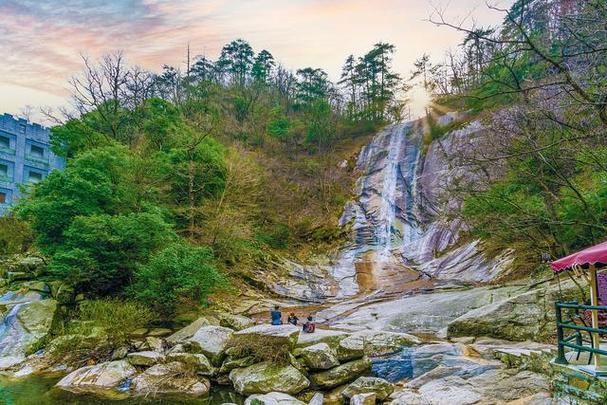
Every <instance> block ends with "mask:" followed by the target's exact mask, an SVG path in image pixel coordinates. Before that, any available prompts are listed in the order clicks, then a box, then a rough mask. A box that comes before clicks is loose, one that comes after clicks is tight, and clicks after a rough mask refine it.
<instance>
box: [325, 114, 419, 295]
mask: <svg viewBox="0 0 607 405" xmlns="http://www.w3.org/2000/svg"><path fill="white" fill-rule="evenodd" d="M419 142H420V137H419V134H418V133H417V132H416V126H415V125H414V123H412V122H408V123H399V124H395V125H392V126H390V127H388V128H386V129H384V130H383V131H381V132H380V133H379V134H378V135H377V136H376V137H375V138H374V139H373V140H372V141H371V142H370V143H369V144H368V145H366V146H365V147H364V148H363V150H362V151H361V153H360V156H359V158H358V162H357V169H358V170H359V171H360V172H361V173H362V175H361V177H360V178H359V180H358V183H357V189H358V192H357V194H358V196H359V197H358V200H357V201H354V202H352V203H350V204H349V205H348V206H347V207H346V209H345V211H344V215H343V216H342V219H341V223H342V224H345V223H352V230H353V240H352V244H351V246H349V247H348V248H347V249H345V250H344V251H343V252H342V253H341V255H340V257H339V258H338V260H337V262H336V263H335V265H334V266H333V267H332V269H331V272H332V276H333V277H335V278H336V279H337V280H338V281H339V283H340V291H339V294H338V297H344V296H352V295H355V294H357V293H358V292H360V290H361V287H362V288H364V287H365V286H361V284H364V283H365V282H367V283H372V284H373V287H372V288H373V289H381V288H382V284H383V282H384V281H385V282H386V283H392V282H393V280H388V279H386V280H382V278H381V277H379V276H378V275H377V274H376V273H377V272H378V271H381V269H383V268H390V269H391V274H394V273H395V272H398V268H399V267H402V268H403V269H404V268H405V264H404V263H403V261H402V260H401V259H400V255H401V254H402V250H403V246H404V245H411V244H412V243H413V242H414V241H415V240H417V239H418V237H419V235H420V231H419V229H418V228H419V227H418V223H417V219H416V215H415V212H416V207H415V201H416V199H415V192H416V191H415V190H416V187H417V186H416V182H417V170H418V165H419V161H420V156H421V153H420V147H419ZM395 268H396V270H395ZM406 276H407V277H410V273H407V274H406Z"/></svg>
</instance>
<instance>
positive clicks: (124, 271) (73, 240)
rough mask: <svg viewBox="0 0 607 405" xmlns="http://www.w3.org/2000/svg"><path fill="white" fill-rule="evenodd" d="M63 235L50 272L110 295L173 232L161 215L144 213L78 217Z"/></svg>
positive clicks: (86, 289)
mask: <svg viewBox="0 0 607 405" xmlns="http://www.w3.org/2000/svg"><path fill="white" fill-rule="evenodd" d="M64 238H65V240H64V244H63V245H61V246H60V247H59V248H58V249H57V251H56V253H55V255H54V257H53V261H52V262H51V265H50V270H51V273H52V274H53V275H54V276H55V277H57V278H58V279H61V280H63V281H67V282H68V283H70V284H72V285H74V286H75V287H76V289H77V291H84V292H92V293H95V294H109V293H116V292H118V291H120V290H121V289H122V288H123V287H124V286H125V285H126V284H128V282H129V280H130V279H131V278H132V275H133V272H134V271H135V268H136V265H137V264H138V263H141V262H144V261H146V260H147V258H148V257H149V256H150V255H151V254H153V252H155V251H156V250H158V249H159V248H161V247H162V246H163V245H164V244H166V243H167V242H169V241H170V240H171V239H173V238H174V234H173V232H172V230H171V229H170V227H169V225H168V224H167V223H166V222H165V221H164V219H163V218H162V217H161V216H160V215H158V214H155V213H145V212H144V213H131V214H127V215H114V216H111V215H92V216H88V217H84V216H83V217H77V218H76V219H74V221H73V222H72V224H71V225H70V227H69V229H68V230H67V231H66V232H65V233H64Z"/></svg>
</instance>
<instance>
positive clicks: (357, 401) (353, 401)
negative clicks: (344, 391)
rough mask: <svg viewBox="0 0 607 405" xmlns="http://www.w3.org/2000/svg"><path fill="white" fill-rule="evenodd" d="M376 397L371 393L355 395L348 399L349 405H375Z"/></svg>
mask: <svg viewBox="0 0 607 405" xmlns="http://www.w3.org/2000/svg"><path fill="white" fill-rule="evenodd" d="M376 400H377V396H376V395H375V394H374V393H372V392H366V393H363V394H356V395H354V396H353V397H352V398H350V405H375V402H376Z"/></svg>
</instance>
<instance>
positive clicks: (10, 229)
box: [0, 216, 34, 255]
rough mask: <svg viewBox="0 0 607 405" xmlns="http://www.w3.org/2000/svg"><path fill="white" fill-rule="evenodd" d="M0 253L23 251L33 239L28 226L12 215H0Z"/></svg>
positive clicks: (7, 253)
mask: <svg viewBox="0 0 607 405" xmlns="http://www.w3.org/2000/svg"><path fill="white" fill-rule="evenodd" d="M0 229H2V232H0V255H9V254H15V253H25V252H26V251H27V250H28V248H29V247H30V246H31V245H32V243H33V241H34V235H33V234H32V231H31V229H30V227H29V226H28V225H27V223H25V222H24V221H20V220H19V219H17V218H15V217H13V216H6V217H0Z"/></svg>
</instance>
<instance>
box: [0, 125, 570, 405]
mask: <svg viewBox="0 0 607 405" xmlns="http://www.w3.org/2000/svg"><path fill="white" fill-rule="evenodd" d="M457 118H458V117H457V115H453V116H446V117H444V118H442V120H443V121H445V122H449V121H450V120H453V119H457ZM482 131H483V129H482V126H480V124H479V123H478V122H473V123H471V124H469V125H467V126H465V127H464V128H462V129H461V130H457V131H453V132H452V133H451V134H449V135H447V136H446V137H445V139H443V141H442V142H443V145H439V144H437V143H435V142H433V143H431V144H430V145H429V148H428V150H427V151H426V153H425V154H422V153H421V149H420V148H421V144H420V142H421V138H420V128H419V123H408V124H398V125H395V126H390V127H387V128H386V129H385V130H384V131H381V132H380V133H379V134H378V135H377V137H376V138H375V139H374V140H373V141H372V142H371V143H370V144H369V145H367V146H366V147H365V148H364V149H363V150H362V152H361V154H360V156H359V158H358V161H357V163H356V166H357V170H359V171H360V179H359V181H358V183H357V189H356V199H355V200H353V201H352V202H350V203H348V205H347V206H346V207H345V210H344V215H343V217H342V224H343V225H344V226H349V227H350V229H351V231H352V232H351V236H352V238H351V241H350V243H349V244H347V246H345V247H344V249H342V250H340V251H338V252H335V253H333V254H329V255H328V256H327V257H324V258H319V259H318V260H317V263H316V264H315V265H301V264H297V263H293V262H290V261H288V260H285V261H284V262H283V266H284V268H285V270H286V271H285V275H283V276H282V277H281V276H277V275H272V278H268V280H266V281H267V284H268V286H269V287H270V288H271V289H272V290H273V292H274V293H275V295H273V297H272V298H268V297H264V296H262V295H261V294H257V295H247V294H243V295H242V296H239V297H237V298H236V299H232V300H228V302H222V303H221V305H217V306H216V307H211V308H210V309H209V310H206V311H204V313H200V314H199V316H198V318H197V319H195V320H194V319H192V322H191V323H190V324H189V325H187V326H185V327H184V328H181V329H179V330H171V329H165V328H153V329H145V330H140V331H137V333H133V335H132V336H130V337H129V342H128V344H126V345H124V346H121V347H115V348H113V350H112V351H111V353H109V354H107V355H105V356H104V357H102V358H99V359H91V360H90V362H89V363H90V364H86V365H84V366H83V367H81V364H80V365H78V366H74V365H73V364H67V363H65V364H64V363H62V362H61V360H60V359H59V360H57V359H53V360H51V357H50V356H49V352H50V351H52V348H53V345H54V344H55V342H56V341H55V342H54V341H50V342H49V341H48V339H47V337H48V333H49V331H50V329H51V325H52V322H53V319H54V317H55V316H57V315H58V314H59V313H60V311H62V310H63V308H64V306H63V304H64V303H66V302H68V301H69V302H72V303H73V302H74V301H77V298H78V297H75V296H74V295H73V291H70V290H69V288H66V287H65V285H63V284H61V283H54V284H45V283H41V282H38V281H33V280H32V279H34V278H35V277H36V271H35V269H34V268H33V267H36V266H33V267H32V266H31V263H29V264H28V263H27V262H25V263H24V264H23V265H19V266H17V267H16V269H15V270H14V271H13V270H11V271H10V272H9V273H11V274H9V275H8V276H7V277H8V278H7V282H8V283H10V286H11V288H12V287H13V286H15V289H14V290H12V291H9V292H7V293H6V294H4V295H3V296H2V297H0V308H1V309H2V313H3V320H2V324H1V325H0V370H3V373H4V374H5V376H6V378H9V379H11V381H13V382H12V383H9V382H6V381H5V382H0V386H5V387H9V386H10V384H17V385H18V384H19V381H20V380H21V379H24V378H32V376H40V375H44V376H49V379H54V380H52V381H53V387H54V388H53V389H52V390H51V391H53V392H54V393H57V392H59V393H62V394H61V395H63V396H62V398H67V397H65V395H68V396H69V398H82V401H83V402H86V403H94V401H97V400H99V401H104V402H99V403H106V402H110V401H126V403H139V402H140V401H149V400H152V401H161V402H163V401H164V403H166V401H169V402H171V403H182V402H186V403H208V402H209V401H211V402H212V403H222V402H230V403H232V402H235V403H241V402H244V403H247V404H255V405H260V404H268V405H269V404H272V405H274V404H311V405H312V404H313V405H320V404H322V403H324V404H345V403H351V404H375V403H376V402H380V403H392V404H395V405H400V404H420V405H422V404H423V405H425V404H429V405H464V404H512V405H514V404H521V405H522V404H536V405H544V404H548V403H551V402H552V399H551V398H550V377H549V373H550V370H549V368H548V367H547V364H548V360H549V359H550V358H551V357H552V355H553V354H552V350H553V346H552V345H550V344H549V343H550V340H551V339H552V335H553V333H554V311H553V301H554V300H555V298H556V297H557V296H560V297H562V298H565V299H568V298H574V297H576V295H577V293H578V291H579V290H578V288H577V286H576V285H575V284H573V283H571V282H568V283H563V284H562V285H560V286H559V285H557V284H556V283H555V282H554V281H551V280H545V281H531V280H519V281H518V282H511V283H500V285H499V286H492V285H490V284H491V283H494V282H495V280H496V279H497V278H499V277H503V276H504V275H505V274H507V271H508V263H509V259H508V252H503V254H502V255H499V256H498V257H495V258H488V257H486V256H485V255H484V253H483V250H482V245H481V244H480V242H479V241H460V239H459V235H460V233H461V232H460V231H461V230H462V229H465V224H462V223H461V222H457V221H454V222H449V221H446V220H445V216H444V214H446V213H448V212H450V210H453V209H456V208H457V206H458V202H457V201H453V200H452V199H448V198H447V199H445V198H444V197H445V195H444V190H445V189H446V187H447V186H448V184H449V183H450V182H454V181H458V179H461V178H469V179H473V178H474V174H473V173H466V172H465V169H464V168H463V167H458V166H457V165H456V166H455V167H454V166H453V165H452V162H450V161H449V160H448V159H447V157H446V155H445V152H444V144H446V143H448V144H449V145H450V148H455V149H456V148H466V149H471V148H472V149H474V148H475V147H478V144H479V142H481V141H482V136H480V134H482ZM268 277H269V275H268ZM275 304H279V305H280V306H281V307H282V308H283V311H284V313H287V312H290V311H291V310H292V311H295V312H297V313H298V315H303V314H308V313H314V315H315V317H316V320H317V321H318V322H319V329H317V331H316V333H313V334H305V333H301V331H300V329H299V328H298V327H293V326H288V325H284V326H270V325H267V314H268V310H269V308H270V307H272V306H273V305H275ZM90 333H91V334H94V333H95V331H94V330H91V331H90ZM57 339H59V340H60V339H65V337H61V336H60V337H59V338H57ZM36 378H38V377H36ZM49 379H46V380H45V381H47V382H48V381H50V380H49ZM7 381H8V380H7ZM1 392H2V391H0V393H1ZM217 393H221V395H219V396H218V394H217ZM90 398H95V399H94V400H91V399H90ZM217 398H220V399H217ZM70 400H71V399H70ZM76 401H77V400H76ZM200 401H206V402H200ZM213 401H220V402H213ZM66 403H68V402H66ZM75 403H77V402H75Z"/></svg>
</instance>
